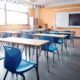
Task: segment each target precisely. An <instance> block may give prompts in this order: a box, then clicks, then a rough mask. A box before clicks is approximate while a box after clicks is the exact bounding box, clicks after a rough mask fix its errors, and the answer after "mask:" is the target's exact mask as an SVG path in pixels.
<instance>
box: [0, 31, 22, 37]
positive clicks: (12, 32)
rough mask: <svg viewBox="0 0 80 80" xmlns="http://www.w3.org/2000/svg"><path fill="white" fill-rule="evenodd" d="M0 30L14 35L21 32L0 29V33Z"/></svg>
mask: <svg viewBox="0 0 80 80" xmlns="http://www.w3.org/2000/svg"><path fill="white" fill-rule="evenodd" d="M2 32H7V33H9V34H12V35H13V36H16V35H17V34H18V33H21V32H16V31H0V33H2Z"/></svg>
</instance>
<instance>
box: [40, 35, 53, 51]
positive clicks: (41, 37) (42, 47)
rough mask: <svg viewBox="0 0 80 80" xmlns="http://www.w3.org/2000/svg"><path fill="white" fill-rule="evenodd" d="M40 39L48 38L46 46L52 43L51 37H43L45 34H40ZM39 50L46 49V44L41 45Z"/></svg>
mask: <svg viewBox="0 0 80 80" xmlns="http://www.w3.org/2000/svg"><path fill="white" fill-rule="evenodd" d="M39 39H40V40H48V41H49V42H48V43H47V48H49V46H50V45H51V44H52V43H53V39H52V38H51V37H45V36H40V38H39ZM41 50H46V44H44V45H42V46H41Z"/></svg>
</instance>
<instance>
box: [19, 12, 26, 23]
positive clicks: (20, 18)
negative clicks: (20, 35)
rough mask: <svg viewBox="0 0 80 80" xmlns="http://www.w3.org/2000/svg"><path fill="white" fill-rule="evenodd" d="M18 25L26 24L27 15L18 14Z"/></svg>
mask: <svg viewBox="0 0 80 80" xmlns="http://www.w3.org/2000/svg"><path fill="white" fill-rule="evenodd" d="M19 24H28V15H27V14H24V13H19Z"/></svg>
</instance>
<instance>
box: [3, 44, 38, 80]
mask: <svg viewBox="0 0 80 80" xmlns="http://www.w3.org/2000/svg"><path fill="white" fill-rule="evenodd" d="M4 50H5V58H4V68H5V69H6V70H7V71H6V74H5V76H4V79H3V80H5V79H6V77H7V74H8V71H9V72H11V73H12V74H17V75H18V74H19V75H21V76H22V77H23V80H25V76H24V74H23V73H25V72H27V71H29V70H31V69H32V68H36V66H37V64H35V63H32V62H29V61H27V60H23V59H22V53H21V51H20V49H18V48H13V47H10V46H4ZM37 75H38V73H37Z"/></svg>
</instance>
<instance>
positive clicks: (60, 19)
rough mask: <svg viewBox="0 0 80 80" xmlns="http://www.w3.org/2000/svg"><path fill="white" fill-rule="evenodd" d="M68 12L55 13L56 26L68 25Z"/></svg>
mask: <svg viewBox="0 0 80 80" xmlns="http://www.w3.org/2000/svg"><path fill="white" fill-rule="evenodd" d="M68 24H69V14H68V12H59V13H56V27H69V25H68Z"/></svg>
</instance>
